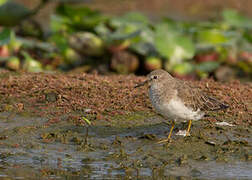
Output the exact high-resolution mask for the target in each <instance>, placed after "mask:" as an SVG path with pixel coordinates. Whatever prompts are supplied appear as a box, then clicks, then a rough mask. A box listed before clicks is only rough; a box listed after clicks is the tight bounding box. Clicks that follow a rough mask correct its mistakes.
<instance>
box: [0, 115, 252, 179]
mask: <svg viewBox="0 0 252 180" xmlns="http://www.w3.org/2000/svg"><path fill="white" fill-rule="evenodd" d="M122 119H123V117H120V118H119V119H117V121H118V122H119V121H121V120H122ZM123 120H124V121H127V119H123ZM143 121H144V122H145V123H144V124H143V125H137V126H136V127H134V126H129V127H127V126H125V127H122V126H120V127H119V125H120V123H118V126H109V125H108V124H106V123H105V122H99V123H100V124H99V123H98V122H97V123H96V125H95V126H93V127H90V128H89V134H88V139H87V140H88V141H87V144H83V142H84V141H83V140H84V139H85V134H86V129H87V128H86V127H77V126H74V125H73V124H71V123H69V122H67V121H62V122H60V123H57V124H55V125H52V126H49V127H44V126H43V125H44V123H45V122H46V118H34V117H24V116H20V115H15V116H13V115H12V116H10V114H9V113H1V114H0V126H1V129H0V139H1V140H0V179H61V178H64V179H81V178H83V177H86V178H90V179H103V178H106V179H116V178H122V177H124V178H134V177H138V179H148V178H149V179H151V178H152V179H160V178H164V177H165V178H168V177H169V178H171V179H172V178H179V177H189V178H194V177H196V178H200V179H202V178H204V179H252V171H251V169H252V161H251V154H250V153H251V151H250V150H251V142H252V139H251V136H250V135H249V134H247V136H245V135H243V134H242V133H241V134H240V135H239V136H237V134H236V135H234V134H232V133H234V132H236V133H237V131H235V130H236V129H235V127H232V128H225V127H223V129H221V130H222V131H225V134H227V135H228V136H229V137H232V138H235V140H234V143H232V142H233V140H232V138H231V141H230V144H231V145H230V146H229V145H228V146H225V148H223V147H224V145H221V143H222V141H225V140H223V139H224V138H223V137H222V138H219V139H218V138H216V137H220V135H219V136H217V135H218V132H217V130H216V132H214V130H215V129H211V128H209V129H207V128H206V129H204V131H203V130H202V131H203V133H205V134H208V135H211V136H212V137H208V138H209V139H207V140H206V139H204V138H206V137H204V136H203V137H202V138H203V140H202V139H201V138H199V137H198V135H197V133H196V134H192V136H191V137H185V138H184V137H180V136H176V135H173V141H172V142H171V144H170V145H168V146H167V145H159V144H157V143H156V140H157V139H158V138H161V137H162V138H163V137H165V136H166V134H167V132H168V130H169V126H167V125H166V124H164V123H162V119H161V118H160V117H146V119H144V120H143ZM124 123H125V122H124ZM202 126H203V127H205V126H206V123H201V122H199V123H197V124H195V125H194V127H193V130H194V132H197V129H201V127H202ZM184 127H185V125H184V124H181V125H177V127H176V129H175V131H178V130H179V129H182V128H184ZM239 129H241V128H239ZM239 131H240V132H242V131H241V130H239ZM244 131H245V130H244ZM214 133H216V134H214ZM222 133H223V132H222ZM222 133H221V134H222ZM48 134H49V135H48ZM174 134H175V133H174ZM244 134H246V133H244ZM239 139H240V141H239ZM244 139H246V140H247V141H246V142H247V144H246V143H244V144H242V143H240V144H238V145H236V144H237V142H243V141H244ZM210 140H211V141H212V140H214V141H215V143H216V144H211V143H209V142H210ZM236 141H237V142H236ZM218 144H220V145H218ZM223 144H225V143H223ZM246 157H247V158H246Z"/></svg>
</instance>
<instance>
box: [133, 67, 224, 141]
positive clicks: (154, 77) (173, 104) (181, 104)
mask: <svg viewBox="0 0 252 180" xmlns="http://www.w3.org/2000/svg"><path fill="white" fill-rule="evenodd" d="M145 84H149V97H150V100H151V103H152V105H153V107H154V109H155V110H156V111H157V112H158V113H159V114H161V115H162V116H163V117H164V118H165V119H166V120H171V121H172V127H171V129H170V133H169V135H168V137H167V138H166V139H165V140H162V141H159V143H163V142H169V141H170V138H171V134H172V130H173V128H174V126H175V122H180V121H185V120H186V121H189V122H188V128H187V131H186V135H187V136H189V135H190V128H191V124H192V121H197V120H200V119H202V118H203V116H204V115H205V114H206V112H207V111H217V110H221V109H226V108H228V105H225V104H223V103H221V102H219V101H218V100H216V99H214V98H212V97H209V96H207V95H205V94H204V93H203V92H201V91H200V90H199V89H198V88H196V87H193V86H192V85H190V84H189V82H186V81H182V80H179V79H176V78H173V77H172V76H171V75H170V74H169V73H168V72H166V71H164V70H161V69H159V70H155V71H152V72H151V73H150V74H148V76H147V80H146V81H144V82H142V83H140V84H138V85H136V86H135V88H137V87H140V86H143V85H145Z"/></svg>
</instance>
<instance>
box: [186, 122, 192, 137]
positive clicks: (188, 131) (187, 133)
mask: <svg viewBox="0 0 252 180" xmlns="http://www.w3.org/2000/svg"><path fill="white" fill-rule="evenodd" d="M191 125H192V120H189V122H188V127H187V130H186V136H190V129H191Z"/></svg>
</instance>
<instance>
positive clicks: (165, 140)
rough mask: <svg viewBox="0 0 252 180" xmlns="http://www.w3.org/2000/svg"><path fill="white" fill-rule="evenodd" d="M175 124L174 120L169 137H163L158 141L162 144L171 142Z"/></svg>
mask: <svg viewBox="0 0 252 180" xmlns="http://www.w3.org/2000/svg"><path fill="white" fill-rule="evenodd" d="M174 126H175V121H172V127H171V129H170V132H169V135H168V137H167V138H166V139H163V140H161V141H158V144H161V143H164V142H169V141H170V139H171V135H172V131H173V129H174Z"/></svg>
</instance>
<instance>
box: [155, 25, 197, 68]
mask: <svg viewBox="0 0 252 180" xmlns="http://www.w3.org/2000/svg"><path fill="white" fill-rule="evenodd" d="M154 41H155V47H156V48H157V51H158V52H159V53H160V54H161V55H162V56H164V57H166V58H168V59H170V62H171V64H177V63H181V62H182V61H183V60H184V59H189V58H192V57H193V56H194V54H195V47H194V44H193V42H192V40H191V39H190V38H189V37H187V36H185V35H183V34H182V33H179V32H178V31H175V30H174V28H173V27H172V28H170V27H169V26H168V25H167V24H164V23H162V24H159V25H157V28H156V32H155V40H154Z"/></svg>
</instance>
